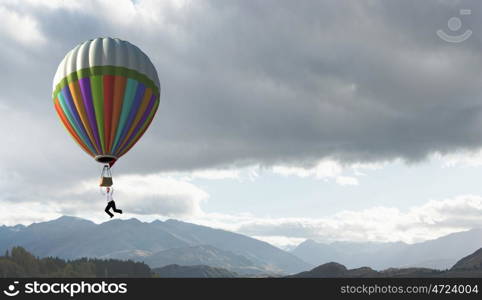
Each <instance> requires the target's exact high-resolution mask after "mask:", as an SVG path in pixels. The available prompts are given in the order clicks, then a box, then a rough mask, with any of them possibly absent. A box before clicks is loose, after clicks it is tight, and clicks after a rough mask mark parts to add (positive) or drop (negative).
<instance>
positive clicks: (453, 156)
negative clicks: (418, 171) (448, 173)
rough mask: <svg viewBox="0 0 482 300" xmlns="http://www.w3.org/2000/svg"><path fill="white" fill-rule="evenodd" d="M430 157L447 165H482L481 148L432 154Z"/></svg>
mask: <svg viewBox="0 0 482 300" xmlns="http://www.w3.org/2000/svg"><path fill="white" fill-rule="evenodd" d="M432 159H434V160H435V161H439V162H442V164H443V165H444V166H445V167H447V168H449V167H457V166H466V167H480V166H482V149H480V150H475V151H457V152H453V153H447V154H440V153H436V154H434V155H432Z"/></svg>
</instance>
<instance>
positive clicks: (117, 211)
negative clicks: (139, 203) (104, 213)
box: [112, 200, 122, 214]
mask: <svg viewBox="0 0 482 300" xmlns="http://www.w3.org/2000/svg"><path fill="white" fill-rule="evenodd" d="M112 209H113V210H114V212H116V213H118V214H121V213H122V209H117V208H116V207H115V202H114V200H112Z"/></svg>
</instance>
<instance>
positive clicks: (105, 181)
mask: <svg viewBox="0 0 482 300" xmlns="http://www.w3.org/2000/svg"><path fill="white" fill-rule="evenodd" d="M113 184H114V182H113V180H112V173H111V171H110V167H109V166H108V165H105V166H104V168H103V169H102V174H101V175H100V182H99V186H100V187H110V186H112V185H113Z"/></svg>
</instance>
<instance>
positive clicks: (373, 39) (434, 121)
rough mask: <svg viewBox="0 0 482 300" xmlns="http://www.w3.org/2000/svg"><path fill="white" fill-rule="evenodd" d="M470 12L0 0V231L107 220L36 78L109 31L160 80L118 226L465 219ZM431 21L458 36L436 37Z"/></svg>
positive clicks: (329, 229)
mask: <svg viewBox="0 0 482 300" xmlns="http://www.w3.org/2000/svg"><path fill="white" fill-rule="evenodd" d="M481 8H482V3H481V2H480V1H475V0H474V1H449V0H447V1H442V0H440V1H435V0H427V1H416V0H412V1H401V0H400V1H375V0H373V1H370V0H364V1H345V0H333V1H308V0H307V1H281V0H277V1H270V0H263V1H244V0H239V1H217V0H214V1H208V0H202V1H197V0H196V1H189V0H176V1H174V0H173V1H147V0H140V1H129V0H122V1H116V4H115V6H113V5H112V1H100V0H99V1H69V0H64V1H60V0H59V1H54V0H43V1H40V0H39V1H33V0H29V1H10V0H0V20H2V25H1V26H0V44H1V45H2V47H0V66H1V70H2V72H0V86H1V91H2V93H0V128H2V136H3V138H2V147H0V207H1V210H0V218H1V221H0V223H2V224H6V225H12V224H17V223H23V224H29V223H32V222H38V221H44V220H49V219H52V218H55V217H58V216H60V215H74V216H79V217H84V218H88V219H91V220H93V221H96V222H103V221H106V220H107V215H105V213H104V212H103V208H104V206H105V200H104V199H103V198H102V197H101V195H100V194H99V190H98V188H97V187H96V186H97V182H98V175H99V173H100V170H101V166H99V165H98V164H97V163H96V162H94V161H93V160H92V159H91V158H90V157H88V156H87V155H86V154H85V153H84V152H83V151H81V150H80V149H79V148H78V146H77V145H76V144H75V143H74V142H73V141H72V140H71V138H70V137H69V136H68V134H67V133H66V131H65V130H64V129H63V127H62V126H61V124H60V122H59V120H58V119H57V116H56V114H55V111H54V108H53V105H52V100H51V92H52V91H51V87H52V79H53V76H54V74H55V71H56V68H57V66H58V64H59V63H60V61H61V60H62V58H63V57H64V55H65V53H67V52H68V51H69V50H70V49H72V48H73V47H75V46H76V45H77V44H79V43H81V42H83V41H85V40H88V39H92V38H95V37H105V36H110V37H118V38H121V39H124V40H128V41H130V42H131V43H133V44H135V45H137V46H138V47H140V48H141V49H142V50H143V51H144V52H145V53H146V54H147V55H148V56H149V57H150V58H151V60H152V62H153V63H154V65H155V66H156V68H157V71H158V74H159V78H160V80H161V84H162V87H163V89H162V92H161V105H160V108H159V111H158V113H157V116H156V118H155V120H154V122H153V123H152V125H151V127H150V128H149V130H148V132H147V133H146V135H144V137H143V138H142V140H141V141H140V142H139V143H138V144H137V145H136V147H134V148H133V149H132V150H131V151H130V152H129V153H128V154H127V155H125V156H124V157H123V158H122V159H121V160H120V161H119V162H118V163H117V164H116V166H115V168H114V169H113V172H114V176H115V178H114V180H115V187H116V194H115V195H116V197H115V198H116V202H117V204H118V206H119V207H121V208H123V209H124V211H125V214H124V215H123V216H122V218H131V217H136V218H139V219H141V220H145V221H150V220H153V219H167V218H177V219H181V220H185V221H189V222H194V223H198V224H205V225H208V226H213V227H217V228H225V229H228V230H233V231H237V232H240V233H244V234H248V235H250V236H254V237H257V238H260V239H263V240H266V241H269V242H272V243H273V244H275V245H278V246H286V245H294V244H297V243H299V242H301V241H303V240H305V239H307V238H311V239H315V240H318V241H322V242H330V241H335V240H349V241H380V242H385V241H404V242H409V243H412V242H417V241H422V240H426V239H432V238H436V237H438V236H441V235H444V234H447V233H450V232H455V231H460V230H465V229H469V228H473V227H480V226H482V218H481V214H482V184H481V183H482V51H481V49H482V47H481V46H482V31H480V28H482V18H481V17H480V16H479V14H482V9H481ZM461 9H466V10H467V9H468V10H470V14H467V11H465V13H462V14H461ZM451 18H452V19H451ZM456 18H458V19H456ZM449 20H451V23H449ZM457 20H461V22H460V23H458V21H457ZM438 30H443V31H444V32H446V33H447V34H448V35H451V36H455V37H457V36H459V35H462V34H464V32H467V31H468V30H471V31H472V34H471V35H470V37H469V38H468V39H466V40H465V41H462V42H460V43H450V42H447V41H445V40H443V39H441V38H440V37H439V36H438V35H437V34H436V32H437V31H438Z"/></svg>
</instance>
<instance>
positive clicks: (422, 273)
mask: <svg viewBox="0 0 482 300" xmlns="http://www.w3.org/2000/svg"><path fill="white" fill-rule="evenodd" d="M287 277H290V278H337V277H344V278H389V277H399V278H401V277H405V278H422V277H426V278H427V277H432V278H435V277H436V278H456V277H459V278H470V277H475V278H482V248H481V249H479V250H477V251H475V252H474V253H472V254H470V255H468V256H466V257H464V258H462V259H461V260H459V261H458V262H457V263H456V264H455V265H454V266H453V267H452V268H450V269H448V270H444V271H441V270H434V269H429V268H413V267H412V268H388V269H386V270H383V271H375V270H373V269H372V268H369V267H361V268H355V269H348V268H346V267H345V266H344V265H342V264H339V263H336V262H329V263H326V264H323V265H321V266H318V267H316V268H313V269H312V270H310V271H305V272H301V273H298V274H294V275H291V276H287Z"/></svg>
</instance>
